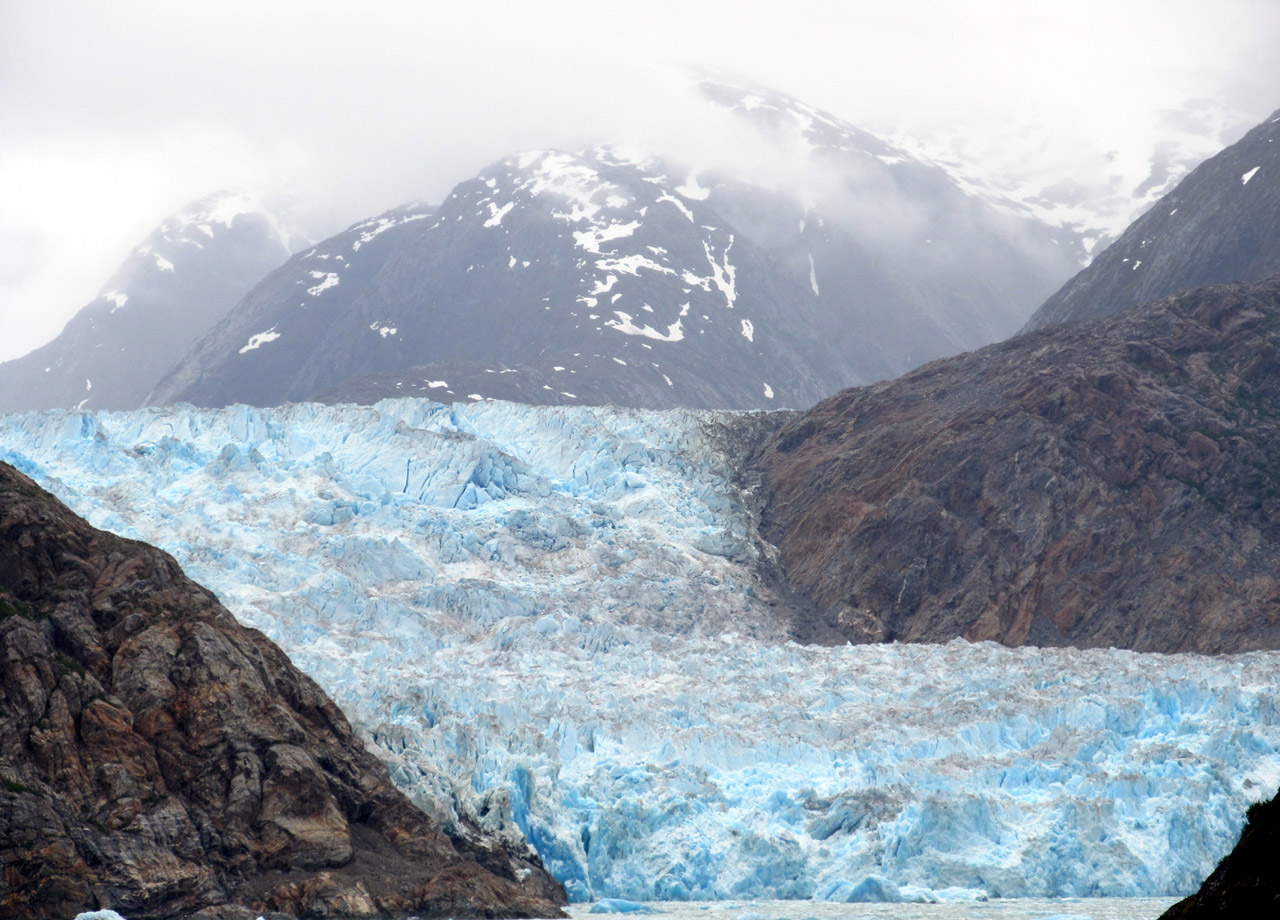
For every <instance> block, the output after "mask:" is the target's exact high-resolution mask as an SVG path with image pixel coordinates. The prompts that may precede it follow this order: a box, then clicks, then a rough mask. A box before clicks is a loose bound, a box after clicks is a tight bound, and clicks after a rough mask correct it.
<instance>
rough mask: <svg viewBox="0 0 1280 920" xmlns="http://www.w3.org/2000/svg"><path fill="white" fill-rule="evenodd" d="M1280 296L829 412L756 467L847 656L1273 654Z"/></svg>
mask: <svg viewBox="0 0 1280 920" xmlns="http://www.w3.org/2000/svg"><path fill="white" fill-rule="evenodd" d="M1277 458H1280V276H1277V277H1275V278H1271V279H1269V280H1267V281H1263V282H1257V283H1254V284H1249V285H1225V286H1221V287H1213V288H1203V289H1199V290H1195V291H1190V292H1187V293H1184V294H1181V295H1178V296H1176V297H1173V298H1170V299H1167V300H1164V301H1160V302H1157V303H1154V304H1148V305H1146V306H1143V307H1138V308H1135V309H1134V310H1131V311H1129V312H1127V313H1124V314H1121V315H1119V316H1116V317H1111V318H1108V319H1104V320H1098V321H1095V322H1090V323H1081V324H1074V325H1070V326H1060V327H1055V328H1050V329H1046V330H1043V331H1040V332H1037V333H1034V334H1031V335H1026V336H1022V337H1019V338H1016V339H1013V340H1010V341H1009V342H1005V343H1003V344H1000V345H995V346H992V347H989V348H985V349H982V350H980V351H976V352H972V353H970V354H967V355H962V356H960V357H958V358H953V359H949V360H945V361H938V362H935V363H933V364H930V365H928V366H926V367H924V368H922V369H920V370H919V371H916V372H914V373H912V374H908V375H907V376H905V377H903V378H900V379H898V380H895V381H892V382H890V383H885V384H880V385H877V386H873V387H865V388H861V389H853V390H846V391H844V392H842V393H839V394H837V395H836V396H834V397H832V398H830V399H828V400H825V401H824V402H822V403H819V404H818V405H817V406H816V407H814V408H813V409H812V410H810V411H809V412H807V413H804V414H802V415H800V416H798V417H796V418H795V419H793V420H792V421H790V422H789V423H787V424H786V425H784V426H783V427H782V428H781V429H780V430H779V431H778V433H777V434H776V435H775V436H774V437H773V438H772V439H771V440H770V441H769V442H767V443H766V445H765V447H764V448H763V449H762V450H761V451H759V452H758V453H757V454H756V456H755V457H754V459H753V461H752V462H753V464H754V465H755V466H756V473H757V475H758V476H760V477H761V479H762V480H763V485H764V490H765V509H764V512H763V522H762V532H763V533H764V535H765V536H766V538H768V539H769V540H771V541H772V542H774V543H775V545H777V546H778V548H779V550H780V551H781V555H782V562H783V564H784V566H785V568H786V572H787V575H788V578H789V580H790V582H791V583H792V584H793V585H794V586H796V587H797V588H798V589H799V590H801V591H803V592H804V593H805V594H806V595H807V596H808V598H809V599H810V600H811V601H813V602H814V604H815V606H816V608H817V609H818V610H819V611H820V614H819V616H820V617H821V618H822V619H824V620H825V623H824V624H821V625H824V626H826V627H827V628H829V629H830V630H832V631H833V632H834V634H835V635H836V636H838V637H839V638H840V639H842V640H843V639H850V640H853V641H891V640H900V641H926V642H932V641H946V640H949V639H951V638H954V637H964V638H967V639H971V640H975V641H977V640H984V639H991V640H996V641H999V642H1002V643H1005V644H1008V645H1021V644H1024V643H1029V644H1037V645H1076V646H1109V645H1110V646H1116V647H1122V648H1131V649H1136V650H1140V651H1163V652H1173V651H1197V652H1234V651H1243V650H1247V649H1256V648H1276V647H1280V460H1277Z"/></svg>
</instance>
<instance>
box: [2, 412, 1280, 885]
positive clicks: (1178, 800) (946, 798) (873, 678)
mask: <svg viewBox="0 0 1280 920" xmlns="http://www.w3.org/2000/svg"><path fill="white" fill-rule="evenodd" d="M791 415H792V413H781V412H778V413H762V412H748V413H738V412H733V413H729V412H724V413H721V412H704V411H698V412H695V411H687V410H683V411H667V412H650V411H642V410H629V409H619V408H615V407H585V406H550V407H530V406H522V405H517V404H513V403H501V402H488V401H485V402H479V403H475V404H465V403H464V404H458V405H454V406H442V405H439V404H437V403H433V402H430V401H428V400H425V399H400V400H387V401H384V402H382V403H379V404H378V405H376V406H368V407H362V406H350V405H345V406H321V405H316V404H314V403H305V404H292V405H288V406H282V407H278V408H270V409H254V408H250V407H247V406H233V407H229V408H225V409H194V408H192V407H191V406H174V407H168V408H150V409H144V410H136V411H132V412H94V413H89V412H83V411H80V412H74V411H65V410H54V411H50V412H45V413H39V414H35V413H33V414H28V415H17V416H14V415H11V416H4V417H0V445H3V447H0V456H2V457H3V458H5V459H8V460H10V461H11V462H13V463H14V464H15V465H17V466H18V467H19V468H20V469H22V470H23V471H24V472H26V473H28V474H29V475H30V476H32V478H34V479H36V480H37V481H38V482H40V483H42V484H45V485H46V486H47V487H48V488H50V489H51V490H53V491H54V492H55V493H56V494H57V495H58V496H59V497H60V498H62V499H63V500H64V501H66V502H67V503H68V504H69V505H70V506H71V507H73V508H75V509H76V510H77V511H78V512H80V513H82V514H84V515H85V517H86V518H88V519H89V520H91V521H92V522H93V523H94V524H95V525H96V526H100V527H107V528H109V529H112V530H114V531H117V532H119V533H121V534H123V535H125V536H128V537H131V538H137V539H143V540H147V541H149V542H154V543H156V544H157V545H160V546H162V547H163V548H164V549H165V550H167V551H169V552H172V553H173V554H174V555H175V557H176V558H177V559H178V560H179V561H180V562H181V564H182V565H183V566H184V567H185V568H186V570H187V571H188V572H190V573H191V574H192V575H193V577H195V578H197V579H198V580H199V581H200V582H202V583H204V584H206V585H208V586H210V587H211V588H212V589H214V590H215V591H216V592H217V593H218V595H219V597H221V598H222V599H223V601H224V602H225V603H226V604H227V606H228V608H229V609H230V610H232V611H233V612H234V614H235V615H236V616H237V617H238V618H239V619H240V620H242V621H243V622H245V623H247V624H250V625H253V626H255V627H257V628H259V629H262V630H263V631H264V632H265V633H266V634H267V635H268V636H270V637H271V638H272V639H273V640H274V641H276V642H278V643H279V644H280V645H281V647H282V648H284V649H285V650H286V652H287V653H288V654H289V655H290V657H291V658H292V659H293V660H294V662H295V663H296V664H297V665H298V666H299V667H301V668H303V669H304V670H305V671H306V672H307V673H308V674H310V675H311V676H312V677H313V678H314V679H315V680H316V681H317V682H318V683H319V684H320V685H321V686H322V687H323V688H324V689H325V690H326V691H327V692H328V693H330V694H331V695H332V696H333V698H334V700H335V701H336V702H337V703H338V705H339V706H341V707H342V709H343V711H344V712H345V713H346V714H347V717H348V718H350V719H351V720H352V722H353V724H355V725H356V726H357V727H358V728H359V729H360V731H361V733H362V736H363V737H365V738H367V739H368V742H369V744H370V746H371V749H372V750H373V751H374V752H375V753H376V754H377V755H378V756H379V757H380V758H381V759H382V760H383V761H384V762H385V763H386V764H387V765H388V768H389V769H390V772H391V776H392V779H393V780H394V781H395V783H396V784H397V785H398V786H399V787H400V788H401V789H402V790H403V791H405V792H406V793H407V794H409V795H410V797H411V798H412V799H413V800H414V801H415V802H416V803H418V804H420V805H422V806H423V807H424V808H425V809H427V811H428V813H429V814H431V815H432V816H433V817H434V818H435V819H436V820H437V821H438V823H439V826H440V827H441V828H445V829H448V828H450V827H453V826H455V825H459V824H460V825H462V826H466V823H467V822H468V821H471V822H474V823H476V824H479V825H480V826H481V827H484V828H487V829H491V830H493V831H495V832H501V833H504V834H510V835H520V836H523V837H524V838H526V839H527V840H528V841H529V842H530V843H531V844H532V845H533V846H534V847H535V848H536V849H537V851H538V853H539V855H540V856H541V858H542V861H543V864H544V865H545V866H546V867H547V869H548V871H550V872H551V873H552V874H553V875H554V876H555V877H556V878H557V879H559V880H560V881H561V882H562V883H563V884H564V885H565V887H566V889H567V891H568V893H569V895H570V897H571V898H572V899H573V900H575V901H585V900H593V899H595V898H601V897H620V898H631V899H664V898H692V899H713V898H714V899H728V898H732V899H735V900H736V899H748V898H776V897H785V898H807V897H810V896H815V895H819V894H821V896H822V897H824V898H839V897H845V896H847V895H848V894H849V893H850V892H851V891H852V890H853V889H855V888H856V886H858V885H859V884H860V883H861V882H862V880H864V879H866V878H867V877H869V876H877V877H881V878H885V879H889V880H891V882H892V883H893V884H894V885H896V886H898V890H899V893H900V894H901V893H902V891H903V890H908V889H911V888H914V889H916V890H915V891H913V892H910V896H911V897H926V896H928V897H941V896H942V894H941V893H942V892H943V890H944V889H948V888H957V887H958V888H964V889H969V892H968V895H969V896H970V897H972V896H974V892H973V891H972V890H973V889H982V890H984V891H985V892H987V893H988V894H989V895H992V896H997V895H998V896H1001V897H1007V898H1012V897H1051V896H1075V897H1089V896H1133V897H1138V896H1145V897H1167V898H1168V899H1169V900H1172V899H1173V897H1174V896H1183V895H1185V894H1186V893H1188V892H1190V891H1192V890H1194V889H1195V887H1196V886H1197V885H1198V884H1199V883H1200V881H1201V880H1202V879H1203V878H1204V877H1205V876H1206V875H1207V874H1208V873H1209V872H1210V871H1211V870H1212V869H1213V866H1214V865H1215V864H1216V863H1217V861H1218V860H1220V859H1221V858H1222V856H1223V855H1224V854H1226V852H1227V851H1228V850H1229V849H1230V848H1231V846H1232V844H1233V843H1234V842H1235V840H1236V838H1237V837H1238V836H1239V832H1240V826H1241V823H1242V821H1243V817H1244V814H1245V810H1246V808H1248V806H1249V805H1250V804H1251V803H1252V802H1254V801H1256V800H1257V799H1258V798H1259V797H1260V796H1262V795H1263V794H1264V793H1266V794H1269V793H1270V792H1271V791H1272V790H1274V789H1275V788H1276V785H1277V782H1278V781H1280V774H1278V773H1277V764H1278V763H1280V760H1278V759H1277V751H1280V705H1278V694H1277V687H1280V652H1275V651H1261V652H1251V653H1248V654H1243V655H1216V656H1201V655H1194V654H1178V655H1160V654H1139V653H1136V652H1132V651H1127V650H1122V649H1087V650H1080V649H1070V648H1034V647H1030V646H1024V647H1020V648H1006V647H1004V646H1001V645H998V644H996V643H993V642H977V643H970V642H965V641H963V640H955V641H952V642H948V643H945V644H919V643H914V644H913V643H888V644H862V645H849V644H845V643H843V642H841V643H839V644H831V645H828V644H801V643H798V642H795V641H790V640H791V639H792V638H793V636H794V635H795V634H796V631H793V630H792V629H789V627H790V626H791V625H792V622H793V621H792V620H791V619H790V617H794V618H795V619H794V622H795V623H796V625H797V626H803V625H805V622H806V621H805V620H804V614H805V607H804V604H803V599H801V598H796V597H795V596H794V595H793V594H789V593H788V592H787V591H786V586H785V585H783V584H781V583H780V582H779V580H778V579H777V577H776V576H777V572H778V565H777V558H776V556H777V552H776V550H775V549H773V548H772V547H771V546H770V545H769V544H768V543H767V542H765V541H764V540H763V539H762V538H761V534H760V532H759V527H758V523H759V521H758V517H757V510H758V508H759V505H760V503H761V500H762V498H763V497H764V496H763V494H762V492H761V491H760V490H758V489H752V488H748V487H745V484H743V483H740V482H739V481H738V476H739V472H740V467H741V464H742V460H743V458H744V457H745V456H747V455H749V454H751V452H752V450H753V446H754V445H756V444H758V443H759V442H760V441H761V439H763V438H767V437H768V436H770V435H771V433H772V432H774V431H775V430H776V429H777V427H778V425H779V424H782V423H784V422H785V421H786V420H787V419H788V418H790V417H791ZM1235 536H1236V537H1238V538H1239V540H1240V547H1241V548H1240V550H1239V551H1240V552H1241V553H1243V552H1245V551H1246V549H1247V543H1246V542H1245V540H1247V539H1249V536H1248V531H1247V530H1243V529H1242V530H1239V531H1237V532H1236V534H1235ZM1217 539H1218V540H1219V541H1220V543H1219V544H1214V545H1220V544H1221V542H1225V541H1226V540H1227V539H1228V538H1227V537H1224V536H1221V535H1219V536H1217ZM1273 571H1274V570H1273ZM1201 583H1202V584H1203V585H1204V586H1205V588H1206V590H1209V589H1213V588H1214V587H1215V586H1216V585H1218V584H1219V582H1218V581H1216V575H1215V574H1214V573H1212V572H1209V573H1206V575H1205V577H1204V579H1202V580H1201ZM1260 609H1265V608H1260ZM1255 616H1256V617H1258V618H1261V617H1262V616H1263V615H1262V614H1260V613H1256V614H1255ZM5 775H6V776H7V775H8V774H5ZM17 779H19V780H21V778H20V777H19V778H17ZM21 781H25V780H21ZM0 788H2V787H0ZM0 814H3V810H2V809H0ZM919 889H930V890H931V891H932V892H934V894H926V893H925V892H922V891H920V890H919ZM948 895H957V893H956V892H949V893H948Z"/></svg>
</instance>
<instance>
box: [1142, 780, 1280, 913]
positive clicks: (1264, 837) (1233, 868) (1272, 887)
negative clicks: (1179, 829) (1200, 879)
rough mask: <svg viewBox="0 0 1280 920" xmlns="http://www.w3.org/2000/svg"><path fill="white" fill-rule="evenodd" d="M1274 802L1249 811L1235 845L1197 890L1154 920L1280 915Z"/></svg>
mask: <svg viewBox="0 0 1280 920" xmlns="http://www.w3.org/2000/svg"><path fill="white" fill-rule="evenodd" d="M1278 867H1280V798H1273V799H1272V800H1271V801H1269V802H1259V803H1258V804H1256V805H1254V806H1253V807H1251V808H1250V809H1249V816H1248V821H1247V823H1246V824H1245V826H1244V830H1243V831H1241V832H1240V842H1239V843H1237V844H1236V846H1235V849H1234V850H1232V851H1231V852H1230V853H1228V854H1227V855H1226V856H1225V857H1224V858H1223V860H1222V862H1220V863H1219V864H1218V868H1216V869H1214V870H1213V874H1212V875H1210V876H1209V877H1208V878H1207V879H1205V882H1204V884H1203V885H1201V886H1200V890H1199V891H1198V892H1196V893H1195V894H1193V895H1192V896H1191V897H1189V898H1184V899H1183V900H1181V901H1179V902H1178V903H1177V904H1175V905H1173V906H1172V907H1170V908H1169V909H1168V910H1167V911H1165V912H1164V913H1163V914H1161V915H1160V920H1211V918H1223V920H1228V918H1230V920H1235V918H1243V917H1275V916H1277V915H1280V875H1278V874H1277V872H1276V869H1277V868H1278Z"/></svg>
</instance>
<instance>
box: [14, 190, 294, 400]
mask: <svg viewBox="0 0 1280 920" xmlns="http://www.w3.org/2000/svg"><path fill="white" fill-rule="evenodd" d="M289 239H290V237H289V234H288V231H287V230H286V229H285V228H284V227H283V226H282V225H281V223H280V221H279V220H278V219H277V218H276V217H275V216H274V215H273V214H271V213H270V212H268V211H266V210H264V209H263V208H262V206H261V205H260V204H258V203H257V201H255V200H254V199H252V198H251V197H249V196H247V195H245V194H242V193H233V192H219V193H217V194H214V195H210V196H208V197H206V198H202V199H200V200H199V201H195V202H192V203H191V204H189V205H187V206H186V207H184V208H183V209H182V210H180V211H179V212H178V213H176V214H174V215H173V216H172V217H170V218H169V219H168V220H166V221H165V222H164V223H162V224H161V225H160V226H159V227H157V228H156V229H155V230H154V231H153V232H152V233H151V235H150V236H148V237H147V238H146V239H145V240H144V241H143V242H142V243H141V244H140V245H139V246H138V247H137V248H136V249H134V251H133V252H132V253H130V254H129V257H128V258H127V259H126V260H125V261H124V264H123V265H121V266H120V268H119V270H117V271H116V273H115V274H114V275H113V276H112V277H111V279H110V280H109V281H108V282H107V284H106V285H105V286H104V287H103V289H102V294H101V295H99V296H98V297H97V298H96V299H95V300H93V301H92V302H91V303H89V304H88V305H87V306H85V307H84V308H83V309H82V310H80V312H79V313H77V314H76V315H75V316H74V317H72V319H71V321H70V322H68V323H67V325H66V327H65V328H64V329H63V330H62V332H61V333H59V335H58V337H57V338H55V339H54V340H53V341H51V342H49V343H48V344H47V345H44V346H42V347H40V348H37V349H36V350H35V351H33V352H31V353H30V354H27V355H25V356H23V357H21V358H17V359H14V360H12V361H6V362H5V363H3V364H0V412H20V411H26V410H29V409H47V408H52V407H55V406H64V407H73V406H81V407H87V408H109V409H132V408H134V407H136V406H139V405H141V404H142V401H143V398H144V397H145V396H146V395H147V393H148V392H150V390H151V388H152V387H153V386H155V384H156V381H158V380H159V379H160V377H161V376H162V375H163V374H164V373H165V371H167V370H168V369H169V367H170V366H172V364H173V363H174V362H175V361H176V360H178V358H180V357H181V356H182V354H183V353H184V352H185V351H186V350H187V349H188V348H189V347H190V346H191V343H192V342H194V341H195V340H196V339H197V338H199V337H200V336H201V335H203V334H204V333H205V332H206V331H208V329H209V328H210V327H211V326H212V325H213V324H214V323H215V322H217V321H218V320H219V319H221V318H222V317H223V316H224V315H225V314H226V313H227V311H228V310H230V309H231V308H232V307H233V306H234V305H235V303H236V302H237V301H238V300H239V299H240V298H241V297H243V296H244V294H245V293H246V292H247V291H248V290H249V289H250V288H251V287H252V286H253V285H254V284H255V283H257V282H258V280H259V279H261V278H262V276H263V275H265V274H266V273H267V272H269V271H271V270H272V269H273V268H275V267H276V266H278V265H279V264H280V263H281V262H283V261H284V260H285V259H287V258H288V257H289V252H290V250H289V245H288V243H289Z"/></svg>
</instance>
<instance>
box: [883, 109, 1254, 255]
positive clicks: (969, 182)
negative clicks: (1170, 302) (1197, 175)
mask: <svg viewBox="0 0 1280 920" xmlns="http://www.w3.org/2000/svg"><path fill="white" fill-rule="evenodd" d="M1061 115H1062V113H1061V112H1060V111H1059V110H1058V109H1057V108H1056V107H1055V105H1054V104H1053V103H1051V102H1048V101H1046V102H1045V104H1044V108H1043V110H1042V111H1041V112H1040V113H1038V114H1037V113H1035V112H1032V111H1024V112H1023V113H1022V118H1021V119H1020V121H1021V123H1022V130H1020V131H1018V132H1016V133H1013V132H994V133H993V132H991V131H989V130H988V129H987V128H986V126H975V125H973V124H971V123H969V122H967V121H965V120H957V121H955V122H953V123H950V124H945V123H944V124H933V125H930V126H929V131H928V133H927V134H924V133H921V132H920V131H919V130H913V126H911V125H902V124H890V125H886V126H885V128H884V130H883V131H882V132H881V136H883V137H885V138H886V139H887V140H889V141H891V142H892V143H893V144H894V145H895V146H897V147H900V148H902V149H903V150H908V151H911V153H912V154H913V155H914V156H916V157H918V158H920V159H923V160H927V161H929V162H930V163H932V164H934V165H937V166H940V167H942V168H943V169H946V170H947V171H948V172H950V173H951V174H952V176H953V178H955V180H956V181H957V182H959V183H960V184H961V185H962V186H963V187H964V188H965V189H966V190H967V191H969V192H970V193H971V194H974V195H977V196H979V197H982V198H985V199H987V200H988V201H990V202H991V203H992V204H993V205H994V206H996V207H998V208H1001V209H1003V210H1008V211H1011V212H1013V213H1017V214H1021V215H1023V216H1026V217H1032V218H1035V219H1037V220H1039V221H1041V222H1042V223H1044V224H1047V225H1049V226H1062V227H1066V228H1069V231H1070V232H1071V233H1072V234H1074V235H1075V236H1078V237H1079V238H1080V240H1081V242H1082V244H1083V246H1084V248H1085V251H1086V252H1087V253H1089V254H1090V255H1096V254H1097V253H1100V252H1102V251H1103V250H1104V249H1105V248H1106V247H1107V246H1108V245H1109V244H1110V243H1112V242H1114V241H1115V240H1116V239H1117V238H1119V236H1120V234H1121V233H1123V232H1124V230H1125V228H1127V227H1128V226H1129V225H1130V224H1131V223H1133V222H1134V220H1136V219H1137V218H1138V217H1140V216H1141V215H1142V214H1143V213H1145V212H1146V211H1147V210H1149V209H1150V208H1151V206H1152V205H1153V204H1155V203H1156V202H1157V201H1158V200H1159V199H1160V198H1162V197H1163V196H1164V195H1166V194H1168V193H1169V192H1171V191H1172V190H1173V189H1174V188H1175V187H1176V186H1177V185H1178V183H1179V182H1181V181H1182V179H1183V178H1184V177H1185V176H1186V175H1187V174H1188V173H1190V172H1191V171H1192V170H1193V169H1195V168H1196V167H1197V166H1199V165H1200V164H1201V163H1203V162H1204V161H1205V160H1207V159H1209V157H1211V156H1213V155H1214V154H1216V153H1218V152H1219V151H1221V150H1222V149H1223V148H1224V147H1227V146H1229V145H1230V144H1233V143H1235V142H1236V141H1237V140H1239V139H1240V137H1241V136H1242V135H1244V133H1245V132H1246V131H1248V129H1249V128H1251V127H1253V126H1254V125H1255V124H1256V123H1257V121H1258V118H1259V115H1260V113H1258V114H1249V113H1247V112H1245V111H1244V110H1242V109H1240V108H1237V107H1236V106H1234V105H1232V104H1231V103H1230V102H1229V101H1227V100H1226V99H1224V98H1221V97H1217V98H1214V97H1206V96H1196V97H1191V98H1187V99H1185V100H1183V101H1182V102H1180V103H1177V104H1175V105H1171V106H1169V107H1168V108H1164V109H1160V110H1156V111H1152V112H1144V113H1141V115H1140V116H1139V117H1138V118H1130V119H1128V120H1127V122H1126V124H1125V126H1124V130H1125V131H1126V132H1133V133H1131V134H1130V136H1129V139H1128V140H1127V141H1120V140H1119V139H1117V138H1115V137H1089V136H1087V135H1082V134H1078V133H1076V132H1074V131H1072V130H1070V129H1068V128H1067V127H1066V126H1065V124H1064V122H1063V121H1062V118H1061ZM870 127H873V128H875V129H877V130H879V129H880V126H879V125H874V124H873V125H870Z"/></svg>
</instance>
